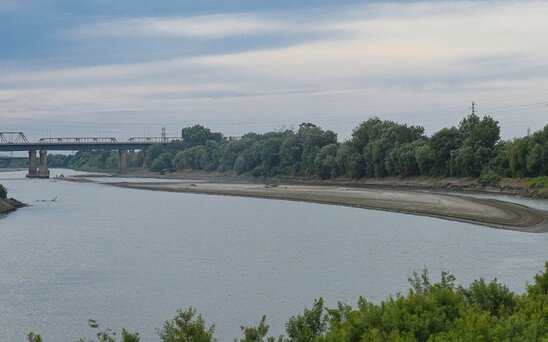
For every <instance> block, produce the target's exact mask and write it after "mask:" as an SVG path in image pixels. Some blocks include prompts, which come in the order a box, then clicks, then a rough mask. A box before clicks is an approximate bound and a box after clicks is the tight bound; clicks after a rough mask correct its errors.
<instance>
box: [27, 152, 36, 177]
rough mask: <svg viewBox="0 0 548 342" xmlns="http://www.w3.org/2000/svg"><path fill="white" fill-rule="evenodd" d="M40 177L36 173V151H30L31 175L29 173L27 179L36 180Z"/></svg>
mask: <svg viewBox="0 0 548 342" xmlns="http://www.w3.org/2000/svg"><path fill="white" fill-rule="evenodd" d="M37 176H38V175H37V173H36V151H35V150H31V151H29V173H27V178H36V177H37Z"/></svg>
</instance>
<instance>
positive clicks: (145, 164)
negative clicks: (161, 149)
mask: <svg viewBox="0 0 548 342" xmlns="http://www.w3.org/2000/svg"><path fill="white" fill-rule="evenodd" d="M142 152H143V163H142V164H141V167H143V168H144V169H146V168H147V167H148V160H147V159H148V152H147V150H146V149H145V150H143V151H142Z"/></svg>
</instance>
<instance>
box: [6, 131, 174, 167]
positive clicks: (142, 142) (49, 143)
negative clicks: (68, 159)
mask: <svg viewBox="0 0 548 342" xmlns="http://www.w3.org/2000/svg"><path fill="white" fill-rule="evenodd" d="M177 140H182V139H181V138H178V137H167V136H165V135H162V136H161V137H133V138H130V139H129V140H128V141H118V140H117V139H116V138H113V137H75V138H41V139H38V141H37V142H29V141H28V139H27V138H26V137H25V134H23V132H0V152H14V151H28V153H29V173H28V175H27V177H29V178H48V177H49V170H48V167H47V151H81V150H118V169H119V171H120V172H124V171H125V170H126V168H127V151H128V150H141V151H143V166H146V162H147V161H146V150H147V149H148V148H149V147H150V146H151V145H153V144H164V145H165V144H168V143H170V142H172V141H177ZM36 151H40V162H39V164H38V165H37V164H36Z"/></svg>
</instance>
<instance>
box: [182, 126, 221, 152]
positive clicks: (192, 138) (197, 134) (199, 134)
mask: <svg viewBox="0 0 548 342" xmlns="http://www.w3.org/2000/svg"><path fill="white" fill-rule="evenodd" d="M181 138H182V139H183V141H182V147H183V148H189V147H194V146H199V145H205V144H206V143H207V142H208V141H215V142H220V141H221V140H222V139H223V135H222V134H221V133H219V132H212V131H211V130H210V129H209V128H207V127H204V126H201V125H195V126H192V127H185V128H183V129H182V130H181Z"/></svg>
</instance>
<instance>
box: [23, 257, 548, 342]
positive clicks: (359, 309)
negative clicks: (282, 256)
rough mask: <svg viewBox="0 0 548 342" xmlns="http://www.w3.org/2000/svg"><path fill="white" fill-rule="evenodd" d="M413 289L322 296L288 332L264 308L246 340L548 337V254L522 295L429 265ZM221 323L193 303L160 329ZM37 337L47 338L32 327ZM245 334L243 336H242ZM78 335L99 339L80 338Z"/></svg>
mask: <svg viewBox="0 0 548 342" xmlns="http://www.w3.org/2000/svg"><path fill="white" fill-rule="evenodd" d="M409 282H410V284H411V289H409V290H408V292H407V293H406V294H399V293H398V294H396V295H395V296H390V297H389V298H388V299H386V300H385V301H383V302H381V303H380V304H374V303H370V302H368V301H366V300H365V299H363V298H360V299H359V300H358V303H357V305H356V306H355V307H352V306H350V305H347V304H344V303H339V304H338V305H337V307H335V308H326V307H325V306H324V303H323V300H322V298H319V299H317V300H316V301H314V304H313V306H312V308H310V309H304V311H303V313H302V314H300V315H298V316H294V317H291V318H289V320H288V321H287V323H286V324H285V328H286V332H285V333H286V335H283V336H279V337H272V336H270V337H269V336H268V330H269V326H268V325H267V323H266V317H265V316H263V317H262V318H261V319H260V320H259V323H258V325H257V326H252V327H246V326H242V327H241V329H242V333H243V337H242V338H241V339H239V341H241V342H262V341H269V342H276V341H278V342H307V341H325V342H327V341H548V262H546V263H545V269H544V271H543V272H540V273H539V274H537V275H536V276H535V279H534V282H533V283H532V284H529V285H527V288H526V291H525V293H524V294H522V295H517V294H515V293H513V292H512V291H510V290H509V289H508V287H507V286H505V285H503V284H500V283H498V282H497V281H496V279H495V280H493V281H491V282H489V283H487V282H485V281H484V280H483V279H480V280H476V281H474V282H473V283H472V284H471V285H470V286H469V287H462V286H456V285H455V278H454V277H453V276H452V275H450V274H448V273H442V274H441V280H440V281H439V282H435V283H432V282H431V281H430V278H429V277H428V273H427V271H426V270H424V271H423V272H422V273H421V274H418V273H416V272H415V273H413V276H412V277H410V278H409ZM90 326H91V327H93V328H96V329H98V330H99V332H98V333H97V339H98V341H99V342H115V341H116V336H115V333H113V332H112V331H111V330H109V329H106V330H104V329H100V328H99V326H98V324H97V323H96V322H95V321H93V320H90ZM214 334H215V327H214V325H211V326H208V324H206V322H205V320H204V318H203V317H202V316H201V315H199V314H197V312H196V310H195V309H193V308H192V307H190V308H189V309H188V310H186V311H182V310H180V311H178V312H177V314H176V315H175V317H174V318H172V319H171V320H168V321H166V322H165V323H164V324H163V326H162V328H160V329H158V335H159V337H160V339H161V341H163V342H209V341H216V340H217V339H216V338H215V335H214ZM28 341H29V342H41V341H42V339H41V337H40V335H36V334H34V333H29V335H28ZM121 341H122V342H138V341H140V337H139V334H138V333H132V332H129V331H127V330H122V333H121ZM235 341H238V340H235ZM77 342H91V341H89V340H85V339H80V340H78V341H77Z"/></svg>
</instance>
